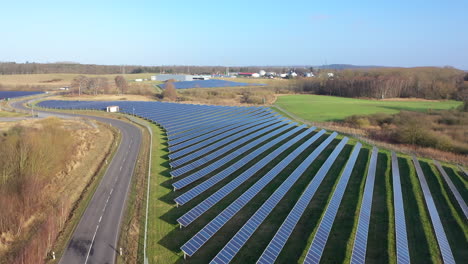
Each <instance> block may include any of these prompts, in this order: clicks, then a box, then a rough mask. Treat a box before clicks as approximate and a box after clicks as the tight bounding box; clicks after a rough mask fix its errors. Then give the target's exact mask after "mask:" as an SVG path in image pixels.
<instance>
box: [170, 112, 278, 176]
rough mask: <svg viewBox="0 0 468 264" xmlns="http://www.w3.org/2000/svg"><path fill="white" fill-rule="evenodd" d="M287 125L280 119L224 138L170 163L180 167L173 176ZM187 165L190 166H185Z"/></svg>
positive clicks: (174, 171) (173, 172)
mask: <svg viewBox="0 0 468 264" xmlns="http://www.w3.org/2000/svg"><path fill="white" fill-rule="evenodd" d="M285 124H286V123H284V122H279V120H278V119H275V120H271V121H268V122H266V123H263V124H260V125H258V126H255V127H252V128H249V129H246V130H243V131H240V132H239V133H237V134H235V135H232V136H229V137H227V138H224V139H222V140H220V141H218V142H216V143H214V144H211V145H207V146H206V147H205V148H203V149H200V150H198V151H195V152H192V153H191V154H189V155H187V156H185V157H182V158H180V159H177V160H175V161H171V162H170V163H169V165H170V166H171V167H180V168H177V169H175V170H173V171H171V176H172V177H178V176H180V175H182V174H184V173H186V172H188V171H191V170H193V169H194V168H196V167H199V166H200V165H203V164H206V163H208V162H211V161H212V160H214V159H216V158H219V157H220V156H221V155H223V154H225V153H227V152H228V151H230V150H232V149H234V148H236V147H238V146H239V145H241V144H243V143H246V142H247V141H249V140H252V139H253V138H255V137H258V136H260V135H261V134H264V133H266V132H268V131H270V130H273V129H275V128H278V127H280V126H283V125H285ZM189 162H190V163H189ZM185 163H188V164H186V165H183V164H185ZM182 165H183V166H182Z"/></svg>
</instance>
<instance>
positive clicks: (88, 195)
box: [47, 126, 121, 263]
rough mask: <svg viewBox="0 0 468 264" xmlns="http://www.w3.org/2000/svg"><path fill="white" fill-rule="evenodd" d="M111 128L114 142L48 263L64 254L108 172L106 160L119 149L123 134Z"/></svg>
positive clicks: (81, 198) (60, 236)
mask: <svg viewBox="0 0 468 264" xmlns="http://www.w3.org/2000/svg"><path fill="white" fill-rule="evenodd" d="M109 129H111V131H112V132H113V134H114V142H113V143H112V146H111V148H110V150H109V151H108V152H107V154H106V155H105V158H104V159H103V160H102V161H101V164H100V165H99V167H100V168H99V170H98V171H97V172H96V174H95V175H94V176H93V178H92V179H91V180H90V182H89V183H88V186H87V187H86V188H85V189H84V191H83V192H82V194H81V196H80V198H79V200H78V202H77V203H76V204H75V206H74V208H73V209H72V211H71V212H70V216H69V219H68V220H67V221H66V223H65V227H64V229H63V230H62V231H61V232H60V234H59V236H58V237H57V239H56V241H55V243H54V245H53V247H52V248H53V249H54V251H55V255H56V260H55V261H54V260H52V259H49V260H48V261H47V263H57V262H58V260H59V259H60V257H61V256H62V254H63V252H64V250H65V248H66V247H67V245H68V242H69V241H70V238H71V236H72V235H73V232H74V230H75V228H76V226H77V225H78V223H79V222H80V219H81V216H82V215H83V213H84V211H85V210H86V208H87V207H88V204H89V202H90V201H91V198H92V197H93V195H94V192H95V191H96V188H97V187H98V186H99V183H100V182H101V179H102V177H103V176H104V174H105V173H106V170H107V167H108V164H106V162H105V161H106V160H112V158H113V157H114V155H115V153H116V151H117V148H118V146H119V144H120V143H119V142H120V140H121V135H120V133H119V132H118V131H117V130H116V129H115V128H112V127H110V126H109Z"/></svg>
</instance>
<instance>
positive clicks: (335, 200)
mask: <svg viewBox="0 0 468 264" xmlns="http://www.w3.org/2000/svg"><path fill="white" fill-rule="evenodd" d="M361 146H362V144H361V143H357V144H356V146H355V147H354V150H353V152H352V153H351V156H350V157H349V159H348V162H347V163H346V167H345V168H344V170H343V172H342V173H341V178H340V181H339V182H338V185H337V186H336V188H335V191H334V192H333V196H332V198H331V200H330V202H329V203H328V206H327V209H326V211H325V214H324V215H323V217H322V219H321V220H320V224H319V227H318V229H317V232H316V233H315V236H314V239H313V240H312V243H311V245H310V248H309V250H308V251H307V256H306V258H305V260H304V263H320V259H321V257H322V253H323V250H324V249H325V245H326V243H327V240H328V236H329V235H330V231H331V229H332V226H333V222H334V220H335V217H336V214H337V213H338V208H339V207H340V203H341V200H342V198H343V196H344V193H345V190H346V186H347V185H348V181H349V178H350V176H351V173H352V171H353V168H354V164H355V163H356V160H357V157H358V155H359V151H360V150H361Z"/></svg>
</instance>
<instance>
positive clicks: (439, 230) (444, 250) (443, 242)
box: [413, 156, 455, 264]
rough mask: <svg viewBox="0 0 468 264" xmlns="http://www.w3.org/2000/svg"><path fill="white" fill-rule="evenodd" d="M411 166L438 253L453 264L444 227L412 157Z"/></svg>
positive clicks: (415, 160) (422, 174)
mask: <svg viewBox="0 0 468 264" xmlns="http://www.w3.org/2000/svg"><path fill="white" fill-rule="evenodd" d="M413 164H414V167H415V168H416V174H417V175H418V179H419V183H421V189H422V190H423V194H424V200H425V201H426V206H427V210H428V211H429V216H430V217H431V222H432V227H433V228H434V231H435V234H436V238H437V244H438V245H439V249H440V253H441V254H442V259H443V261H444V263H447V264H452V263H455V259H454V258H453V254H452V249H451V248H450V245H449V242H448V240H447V235H446V234H445V231H444V227H443V226H442V222H441V220H440V216H439V213H438V212H437V208H436V206H435V203H434V200H433V199H432V194H431V191H430V190H429V186H428V185H427V181H426V178H425V176H424V173H423V171H422V169H421V165H419V161H418V159H417V158H416V157H415V156H413Z"/></svg>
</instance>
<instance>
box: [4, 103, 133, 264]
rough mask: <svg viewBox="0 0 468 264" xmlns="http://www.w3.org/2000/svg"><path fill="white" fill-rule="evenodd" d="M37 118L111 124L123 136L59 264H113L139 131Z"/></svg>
mask: <svg viewBox="0 0 468 264" xmlns="http://www.w3.org/2000/svg"><path fill="white" fill-rule="evenodd" d="M23 103H24V102H15V103H12V106H13V107H15V108H19V109H26V108H25V107H24V106H22V104H23ZM37 114H38V115H39V117H44V116H51V115H52V116H59V117H63V118H70V117H85V118H90V119H93V120H97V121H100V122H104V123H109V124H111V125H112V126H114V127H116V128H117V129H119V130H120V132H121V136H122V137H121V143H120V146H119V147H118V149H117V152H116V153H115V155H114V158H113V159H112V161H110V164H109V167H108V169H107V171H106V173H105V175H104V176H103V178H102V181H101V182H100V183H99V186H98V187H97V189H96V192H95V193H94V195H93V197H92V199H91V201H90V202H89V204H88V207H87V208H86V211H85V212H84V214H83V216H82V217H81V220H80V222H79V224H78V226H77V227H76V229H75V231H74V233H73V236H72V238H71V240H70V241H69V244H68V246H67V249H66V250H65V252H64V254H63V256H62V258H61V259H60V262H59V263H61V264H75V263H76V264H83V263H89V264H106V263H114V262H115V259H116V257H117V255H118V254H119V250H120V249H119V247H118V245H117V241H118V238H119V231H120V224H121V222H122V217H123V213H124V210H125V205H126V199H127V196H128V193H129V189H130V183H131V178H132V175H133V171H134V168H135V164H136V161H137V159H138V153H139V150H140V145H141V141H142V135H141V132H140V130H139V129H138V128H137V127H136V126H134V125H132V124H129V123H127V122H123V121H120V120H116V119H109V118H102V117H95V116H86V115H73V114H64V113H53V112H41V111H39V112H37Z"/></svg>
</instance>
